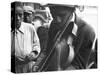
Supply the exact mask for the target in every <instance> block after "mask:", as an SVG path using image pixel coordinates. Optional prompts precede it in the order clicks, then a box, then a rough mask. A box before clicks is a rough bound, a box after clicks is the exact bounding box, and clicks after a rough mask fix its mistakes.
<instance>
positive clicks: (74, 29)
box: [70, 13, 78, 36]
mask: <svg viewBox="0 0 100 75" xmlns="http://www.w3.org/2000/svg"><path fill="white" fill-rule="evenodd" d="M74 21H75V14H74V13H73V15H72V19H71V20H70V22H74ZM77 30H78V26H77V25H76V24H75V22H74V26H73V29H72V33H73V34H74V35H75V36H77Z"/></svg>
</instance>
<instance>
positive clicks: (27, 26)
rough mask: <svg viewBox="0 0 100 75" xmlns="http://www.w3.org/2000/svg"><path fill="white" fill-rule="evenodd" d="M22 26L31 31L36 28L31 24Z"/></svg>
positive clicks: (23, 23)
mask: <svg viewBox="0 0 100 75" xmlns="http://www.w3.org/2000/svg"><path fill="white" fill-rule="evenodd" d="M22 26H24V27H26V28H29V29H33V30H34V29H35V28H34V26H33V25H32V24H31V23H25V22H22Z"/></svg>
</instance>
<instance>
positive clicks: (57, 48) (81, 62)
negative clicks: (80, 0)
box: [40, 4, 95, 71]
mask: <svg viewBox="0 0 100 75" xmlns="http://www.w3.org/2000/svg"><path fill="white" fill-rule="evenodd" d="M47 6H48V7H50V11H51V14H52V17H53V21H52V23H51V25H50V29H49V33H48V35H49V36H48V37H49V39H48V44H47V50H46V51H45V54H46V56H45V58H44V59H45V60H44V62H43V64H42V66H41V69H40V71H43V70H44V71H57V70H72V69H86V68H87V65H88V64H89V58H90V54H91V52H92V45H93V42H94V39H95V32H94V30H93V28H92V27H91V26H90V25H89V24H87V23H86V22H85V21H83V20H82V19H81V18H79V17H78V16H77V15H76V13H75V6H69V5H67V6H66V5H57V4H48V5H47ZM94 68H95V67H94Z"/></svg>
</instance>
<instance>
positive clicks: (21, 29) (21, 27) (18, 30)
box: [15, 22, 24, 34]
mask: <svg viewBox="0 0 100 75" xmlns="http://www.w3.org/2000/svg"><path fill="white" fill-rule="evenodd" d="M15 32H20V33H21V34H24V32H23V22H22V23H21V26H20V28H19V29H15Z"/></svg>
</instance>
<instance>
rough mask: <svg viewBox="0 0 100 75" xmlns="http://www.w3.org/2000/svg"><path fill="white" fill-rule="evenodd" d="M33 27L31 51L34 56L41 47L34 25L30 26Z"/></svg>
mask: <svg viewBox="0 0 100 75" xmlns="http://www.w3.org/2000/svg"><path fill="white" fill-rule="evenodd" d="M32 28H33V42H32V52H34V53H35V55H36V57H38V55H39V53H40V51H41V49H40V41H39V38H38V35H37V33H36V30H35V28H34V26H33V27H32Z"/></svg>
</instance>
